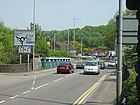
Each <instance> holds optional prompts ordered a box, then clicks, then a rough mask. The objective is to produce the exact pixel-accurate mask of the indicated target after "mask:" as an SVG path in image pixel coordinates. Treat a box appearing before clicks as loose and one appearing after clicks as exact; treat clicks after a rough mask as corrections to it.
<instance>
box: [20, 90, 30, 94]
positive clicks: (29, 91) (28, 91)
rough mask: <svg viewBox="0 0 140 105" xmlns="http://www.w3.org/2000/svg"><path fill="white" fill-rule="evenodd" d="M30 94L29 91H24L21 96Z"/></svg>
mask: <svg viewBox="0 0 140 105" xmlns="http://www.w3.org/2000/svg"><path fill="white" fill-rule="evenodd" d="M29 92H30V90H28V91H25V92H23V93H22V94H27V93H29Z"/></svg>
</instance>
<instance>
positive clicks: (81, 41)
mask: <svg viewBox="0 0 140 105" xmlns="http://www.w3.org/2000/svg"><path fill="white" fill-rule="evenodd" d="M82 53H83V42H82V38H81V56H82Z"/></svg>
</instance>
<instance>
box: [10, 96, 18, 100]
mask: <svg viewBox="0 0 140 105" xmlns="http://www.w3.org/2000/svg"><path fill="white" fill-rule="evenodd" d="M18 96H19V95H15V96H13V97H10V99H14V98H16V97H18Z"/></svg>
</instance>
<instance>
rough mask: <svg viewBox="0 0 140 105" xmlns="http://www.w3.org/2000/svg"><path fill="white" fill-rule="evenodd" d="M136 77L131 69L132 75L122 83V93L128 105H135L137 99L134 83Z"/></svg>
mask: <svg viewBox="0 0 140 105" xmlns="http://www.w3.org/2000/svg"><path fill="white" fill-rule="evenodd" d="M136 76H137V73H136V72H135V71H134V69H133V74H132V75H131V76H130V77H129V78H128V79H127V80H126V81H124V91H125V97H126V98H127V104H128V105H136V97H137V90H136V82H135V78H136Z"/></svg>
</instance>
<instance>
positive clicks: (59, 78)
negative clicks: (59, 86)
mask: <svg viewBox="0 0 140 105" xmlns="http://www.w3.org/2000/svg"><path fill="white" fill-rule="evenodd" d="M61 79H63V78H59V79H56V80H54V81H53V82H57V81H59V80H61Z"/></svg>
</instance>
